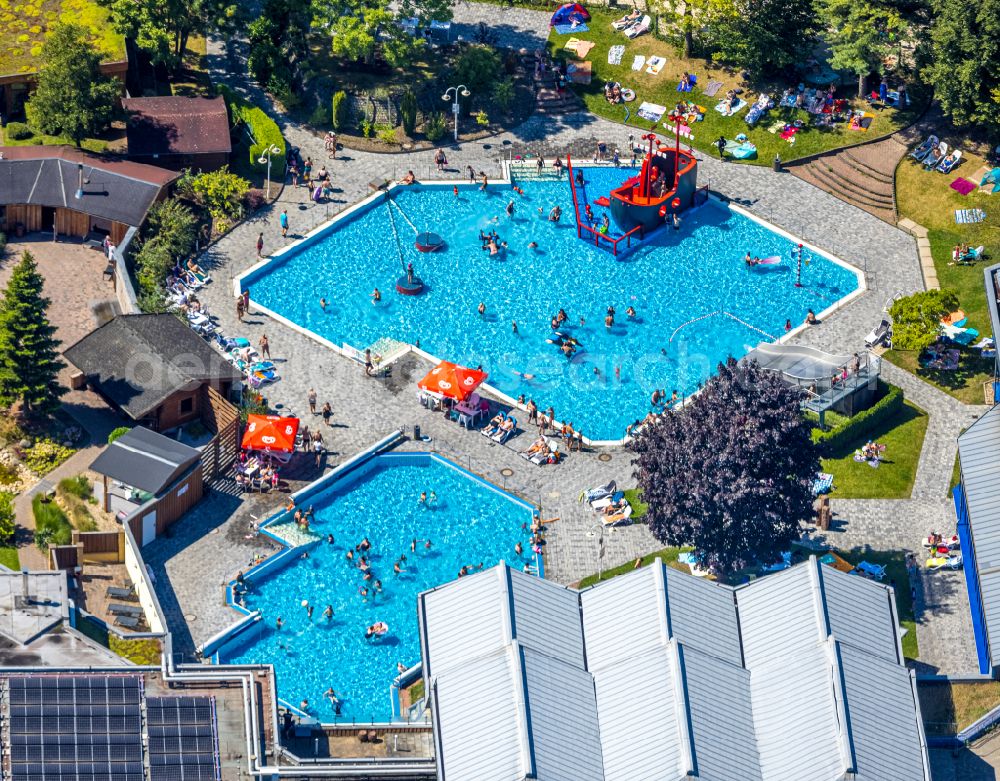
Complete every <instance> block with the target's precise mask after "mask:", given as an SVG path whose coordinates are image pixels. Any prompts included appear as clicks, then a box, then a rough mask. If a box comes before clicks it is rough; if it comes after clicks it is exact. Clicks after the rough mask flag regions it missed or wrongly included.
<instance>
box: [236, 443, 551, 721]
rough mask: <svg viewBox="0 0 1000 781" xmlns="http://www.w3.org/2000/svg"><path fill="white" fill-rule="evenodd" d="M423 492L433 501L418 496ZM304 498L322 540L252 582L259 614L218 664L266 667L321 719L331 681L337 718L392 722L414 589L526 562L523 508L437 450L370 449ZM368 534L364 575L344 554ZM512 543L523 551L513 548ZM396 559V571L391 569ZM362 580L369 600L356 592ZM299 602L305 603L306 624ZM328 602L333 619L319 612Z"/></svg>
mask: <svg viewBox="0 0 1000 781" xmlns="http://www.w3.org/2000/svg"><path fill="white" fill-rule="evenodd" d="M424 492H426V494H427V496H428V499H429V500H430V499H431V498H432V497H431V494H432V493H433V494H435V495H436V501H428V502H427V503H421V501H420V494H421V493H424ZM303 504H312V505H313V507H314V510H315V514H316V522H315V523H314V524H313V527H312V528H313V530H314V531H315V532H317V533H318V534H319V535H322V537H323V541H322V542H320V543H319V544H317V545H316V546H314V547H313V548H312V549H311V550H310V551H309V557H308V558H306V559H297V560H295V561H294V563H292V564H290V565H289V566H287V567H286V568H284V569H280V570H278V571H277V572H276V573H275V574H273V575H269V574H265V575H262V576H261V579H260V580H259V581H257V580H256V579H254V578H253V577H251V579H250V590H249V593H248V594H247V597H246V606H247V608H249V609H250V610H260V611H261V612H262V614H263V619H262V620H261V621H259V622H258V623H257V624H255V625H253V626H252V627H251V628H250V629H248V630H246V631H244V632H243V633H242V634H241V635H238V636H237V638H236V640H235V641H234V642H232V643H230V644H229V645H228V646H224V647H223V648H222V649H221V650H220V661H222V662H232V663H270V664H273V665H274V667H275V672H276V674H277V685H278V696H279V697H281V698H282V699H284V700H285V701H287V702H289V703H291V704H293V705H295V706H298V705H299V703H300V702H301V701H302V700H303V699H307V700H308V701H309V712H310V713H311V714H313V715H315V716H317V717H318V718H320V719H321V720H323V721H334V719H335V716H336V714H335V709H334V705H333V702H332V701H330V700H328V699H326V698H325V697H324V693H325V692H326V691H327V689H329V688H331V687H332V688H333V689H334V690H335V691H336V692H337V696H338V697H339V698H340V700H341V713H340V716H339V717H336V718H337V721H340V722H344V721H347V722H350V721H351V719H357V720H358V721H366V722H367V721H372V720H374V721H389V720H390V719H391V717H392V711H391V707H390V697H389V687H390V684H391V683H392V680H393V679H394V678H395V677H396V675H397V665H398V664H399V663H402V664H404V665H406V666H407V667H409V666H411V665H413V664H415V663H416V662H418V661H420V639H419V635H418V631H417V600H416V597H417V594H419V593H420V592H421V591H424V590H426V589H429V588H433V587H434V586H438V585H440V584H442V583H445V582H447V581H450V580H454V579H455V578H456V577H457V575H458V571H459V570H460V569H461V568H462V567H463V566H471V567H473V568H478V565H480V564H482V565H483V566H484V567H491V566H493V565H494V564H496V563H497V562H499V561H500V560H501V559H503V560H505V561H507V562H509V563H511V564H516V565H517V564H519V565H522V566H523V565H524V564H526V563H528V562H529V557H530V555H531V553H530V545H529V539H528V538H529V537H530V530H529V529H528V528H526V527H530V524H531V519H532V511H531V509H530V507H529V506H528V505H527V504H525V503H523V502H521V501H520V500H517V499H514V498H513V497H511V496H510V495H508V494H505V493H503V492H501V491H499V490H498V489H496V488H494V487H492V486H490V485H488V484H486V483H484V482H483V481H481V480H479V479H478V478H475V477H473V476H471V475H469V474H468V473H467V472H464V471H463V470H461V469H459V468H458V467H455V466H454V465H452V464H451V463H450V462H447V461H445V460H443V459H440V458H438V457H436V456H431V455H427V454H388V455H381V456H377V457H376V458H374V459H372V460H371V461H369V462H368V463H367V464H365V465H364V466H362V467H359V468H358V469H357V470H355V471H353V472H351V473H349V474H348V475H347V476H345V478H344V479H342V480H341V481H339V482H337V483H336V484H334V485H333V486H332V487H331V488H329V489H327V490H324V491H322V492H321V493H320V494H319V495H317V496H315V497H313V498H310V499H308V500H306V501H305V502H304V503H303ZM328 534H332V535H333V536H334V542H333V544H329V543H327V542H326V535H328ZM365 537H367V538H368V540H369V542H370V543H371V545H372V550H371V552H370V553H369V554H368V561H369V564H370V566H371V568H372V571H373V577H372V579H371V580H368V581H366V580H365V579H364V573H363V572H362V570H360V569H359V568H358V567H357V566H356V563H357V562H356V561H355V562H354V563H352V562H351V561H349V560H348V559H347V558H346V556H347V551H348V550H349V549H351V550H353V549H354V547H355V546H356V545H358V544H359V543H360V542H361V540H362V539H363V538H365ZM414 540H416V546H415V547H416V551H413V550H411V548H412V547H414V546H413V541H414ZM427 540H430V541H431V547H430V549H428V548H426V547H425V545H426V541H427ZM518 542H520V543H521V544H522V546H523V549H524V551H525V554H524V556H519V555H518V554H517V552H516V551H515V545H516V544H517V543H518ZM356 555H357V556H360V554H356ZM402 556H405V561H404V562H403V563H402V566H401V569H402V570H403V573H402V574H399V575H397V574H395V573H394V569H393V564H394V563H395V562H396V561H398V560H399V559H400V557H402ZM530 560H531V561H532V562H533V559H530ZM375 580H380V581H381V584H382V592H381V593H380V594H379V593H375V591H376V587H375V585H374V581H375ZM365 587H367V588H368V590H369V596H368V597H367V598H365V597H363V596H362V595H361V593H360V590H361V589H362V588H365ZM303 600H306V601H307V602H308V603H309V604H311V605H313V606H314V611H313V615H312V618H311V619H310V618H309V616H308V615H307V611H306V608H304V607H303V606H302V601H303ZM327 605H330V606H332V608H333V611H334V615H333V617H332V618H330V619H328V618H326V617H324V615H323V612H324V610H325V608H326V606H327ZM279 617H280V618H281V619H282V621H283V626H282V627H281V629H280V630H279V629H277V628H276V626H277V620H278V618H279ZM379 621H384V622H385V623H386V624H388V625H389V631H388V632H387V633H386V635H385V636H384V637H382V638H380V639H378V640H375V641H372V640H368V639H366V638H365V631H366V629H367V627H369V626H371V625H372V624H374V623H376V622H379Z"/></svg>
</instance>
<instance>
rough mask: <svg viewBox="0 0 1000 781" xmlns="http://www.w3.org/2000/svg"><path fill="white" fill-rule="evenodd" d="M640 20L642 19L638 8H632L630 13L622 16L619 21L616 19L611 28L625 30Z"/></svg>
mask: <svg viewBox="0 0 1000 781" xmlns="http://www.w3.org/2000/svg"><path fill="white" fill-rule="evenodd" d="M641 18H642V11H640V10H639V9H638V8H633V9H632V10H631V11H629V12H628V13H627V14H625V16H623V17H622V18H621V19H616V20H615V22H614V23H613V24H612V26H613V27H614V28H615V29H616V30H625V29H628V28H629V27H631V26H632V25H633V24H635V23H636V22H637V21H639V20H640V19H641Z"/></svg>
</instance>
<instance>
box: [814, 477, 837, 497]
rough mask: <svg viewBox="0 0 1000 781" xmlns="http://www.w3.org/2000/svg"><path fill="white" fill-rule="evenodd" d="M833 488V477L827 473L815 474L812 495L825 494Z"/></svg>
mask: <svg viewBox="0 0 1000 781" xmlns="http://www.w3.org/2000/svg"><path fill="white" fill-rule="evenodd" d="M831 488H833V475H831V474H830V473H829V472H817V473H816V479H815V480H813V493H814V494H816V495H817V496H818V495H819V494H825V493H828V492H829V491H830V489H831Z"/></svg>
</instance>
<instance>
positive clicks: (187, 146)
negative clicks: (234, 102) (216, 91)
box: [122, 96, 232, 171]
mask: <svg viewBox="0 0 1000 781" xmlns="http://www.w3.org/2000/svg"><path fill="white" fill-rule="evenodd" d="M122 106H123V107H124V109H125V111H126V112H128V115H129V118H128V125H127V128H126V130H127V134H128V156H129V159H130V160H135V161H136V162H139V163H150V164H152V165H159V166H163V167H164V168H171V169H173V170H175V171H179V170H181V169H183V168H191V169H193V170H196V171H197V170H202V171H215V170H217V169H219V168H222V167H223V166H224V165H228V164H229V154H230V152H232V144H231V143H230V139H229V115H228V113H227V111H226V101H225V100H224V99H223V98H222V97H215V98H194V97H191V98H188V97H180V96H175V97H156V98H126V99H125V100H123V101H122Z"/></svg>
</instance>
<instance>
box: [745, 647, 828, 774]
mask: <svg viewBox="0 0 1000 781" xmlns="http://www.w3.org/2000/svg"><path fill="white" fill-rule="evenodd" d="M750 692H751V701H752V703H753V716H754V731H755V733H756V735H757V750H758V751H759V752H760V764H761V774H762V776H763V778H764V779H765V781H804V780H805V779H809V781H841V779H842V778H843V775H844V771H845V770H846V768H845V763H844V758H843V753H842V737H841V733H840V730H841V725H840V723H839V718H838V715H837V706H836V700H835V699H834V680H833V665H832V660H831V658H830V656H829V653H828V646H827V645H826V644H823V645H820V644H819V643H816V644H814V645H813V647H812V648H809V649H805V648H803V649H801V650H799V651H798V652H797V653H796V654H795V656H794V657H786V658H778V659H774V660H772V661H771V662H770V663H768V664H763V665H759V666H758V667H755V668H754V669H753V670H751V672H750Z"/></svg>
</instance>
